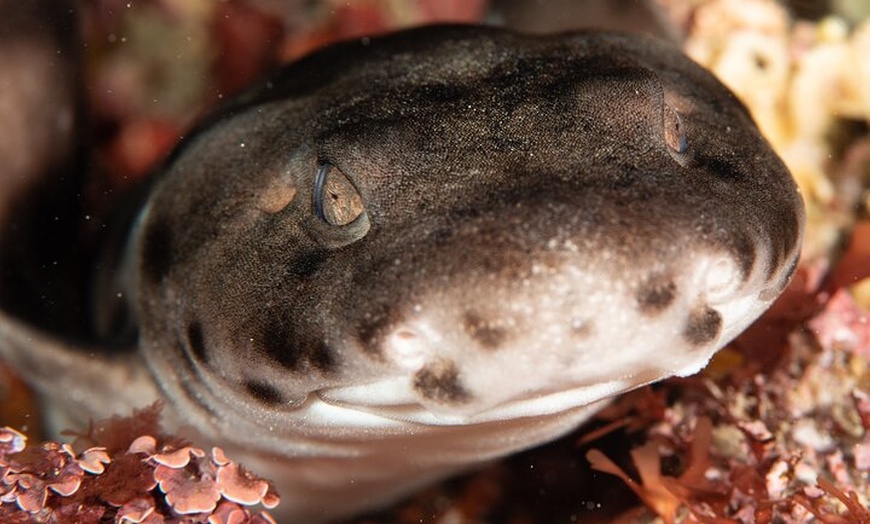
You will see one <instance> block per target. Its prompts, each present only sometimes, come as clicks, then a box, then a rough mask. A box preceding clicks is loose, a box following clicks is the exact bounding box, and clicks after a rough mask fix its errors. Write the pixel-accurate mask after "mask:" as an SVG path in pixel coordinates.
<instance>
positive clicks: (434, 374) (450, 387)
mask: <svg viewBox="0 0 870 524" xmlns="http://www.w3.org/2000/svg"><path fill="white" fill-rule="evenodd" d="M414 389H415V390H417V391H418V392H419V393H420V394H421V395H423V397H425V398H428V399H429V400H434V401H435V402H441V403H444V404H461V403H464V402H468V400H470V398H471V394H470V393H469V392H468V390H466V389H465V388H464V387H463V386H462V382H461V380H460V379H459V368H457V367H456V364H455V363H454V362H453V361H450V360H440V361H437V362H433V363H430V364H428V365H426V366H425V367H424V368H423V369H421V370H420V371H418V372H417V374H416V375H414Z"/></svg>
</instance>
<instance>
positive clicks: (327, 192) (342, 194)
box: [314, 163, 365, 226]
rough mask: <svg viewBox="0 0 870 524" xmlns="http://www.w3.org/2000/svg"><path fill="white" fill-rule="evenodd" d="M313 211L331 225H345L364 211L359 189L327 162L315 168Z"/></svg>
mask: <svg viewBox="0 0 870 524" xmlns="http://www.w3.org/2000/svg"><path fill="white" fill-rule="evenodd" d="M314 213H315V214H316V215H317V217H318V218H319V219H321V220H323V221H324V222H326V223H327V224H329V225H331V226H346V225H348V224H350V223H351V222H353V221H354V220H356V219H357V218H359V217H360V216H361V215H363V214H364V213H365V206H364V205H363V201H362V197H361V196H360V194H359V191H357V189H356V187H354V185H353V183H352V182H351V181H350V180H349V179H348V178H347V177H346V176H345V174H344V173H342V172H341V170H340V169H338V168H337V167H335V166H333V165H331V164H328V163H322V164H320V165H319V166H318V168H317V176H316V178H315V180H314Z"/></svg>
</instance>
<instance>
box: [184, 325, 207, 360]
mask: <svg viewBox="0 0 870 524" xmlns="http://www.w3.org/2000/svg"><path fill="white" fill-rule="evenodd" d="M187 347H188V351H190V354H191V355H193V356H194V357H195V358H196V359H197V360H199V361H200V362H208V354H207V353H206V351H205V337H204V336H203V333H202V324H200V323H199V322H195V321H194V322H191V323H190V324H189V325H188V326H187Z"/></svg>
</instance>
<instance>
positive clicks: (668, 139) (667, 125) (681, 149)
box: [662, 104, 689, 155]
mask: <svg viewBox="0 0 870 524" xmlns="http://www.w3.org/2000/svg"><path fill="white" fill-rule="evenodd" d="M662 117H663V122H662V124H663V127H664V134H665V143H666V144H667V145H668V149H669V150H670V153H671V155H685V154H686V152H687V151H688V149H689V140H688V138H686V128H685V126H684V125H683V121H682V119H681V118H680V114H679V113H677V111H676V110H675V109H674V108H673V107H672V106H671V105H670V104H665V105H664V114H663V115H662Z"/></svg>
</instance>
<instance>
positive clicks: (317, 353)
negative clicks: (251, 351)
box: [262, 315, 337, 373]
mask: <svg viewBox="0 0 870 524" xmlns="http://www.w3.org/2000/svg"><path fill="white" fill-rule="evenodd" d="M262 341H263V346H262V349H263V352H264V353H265V354H266V355H267V356H268V357H269V358H271V359H272V360H274V361H275V362H277V363H278V364H280V365H281V366H283V367H285V368H287V369H289V370H292V371H302V370H314V371H319V372H321V373H328V372H330V371H333V370H334V369H335V367H336V365H337V362H336V360H335V351H334V350H333V349H332V348H331V347H329V346H328V345H327V344H326V343H325V342H324V341H323V340H322V339H321V338H319V337H317V336H306V334H305V333H301V332H300V331H299V330H297V329H295V328H294V326H293V325H292V324H291V323H290V321H288V320H286V319H284V318H283V317H281V316H280V315H275V316H274V317H273V318H271V319H270V320H268V321H267V322H266V323H265V324H264V326H263V333H262Z"/></svg>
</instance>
